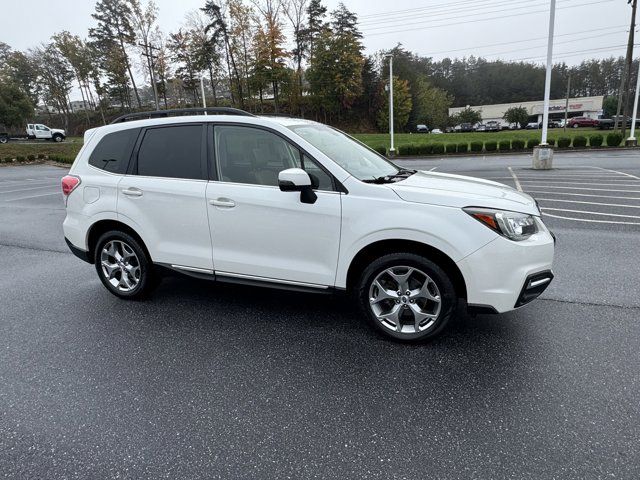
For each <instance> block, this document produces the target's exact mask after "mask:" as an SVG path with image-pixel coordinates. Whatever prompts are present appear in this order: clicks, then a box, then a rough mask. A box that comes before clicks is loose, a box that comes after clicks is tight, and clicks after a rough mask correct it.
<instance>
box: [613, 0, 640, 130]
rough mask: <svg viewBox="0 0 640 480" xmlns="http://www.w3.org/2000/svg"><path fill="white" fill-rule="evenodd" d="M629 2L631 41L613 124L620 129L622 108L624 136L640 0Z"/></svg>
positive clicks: (628, 45)
mask: <svg viewBox="0 0 640 480" xmlns="http://www.w3.org/2000/svg"><path fill="white" fill-rule="evenodd" d="M627 3H628V4H629V3H630V4H631V26H630V27H629V41H628V42H627V56H626V59H625V65H624V71H623V72H622V79H621V81H620V90H619V92H618V108H617V109H616V119H615V121H614V124H613V128H614V130H618V123H619V122H620V110H621V109H622V112H623V113H622V114H623V116H624V121H623V122H622V137H623V138H624V135H625V133H626V130H627V115H628V113H629V94H630V93H631V92H630V89H631V64H632V63H633V41H634V35H635V29H636V7H637V6H638V0H627Z"/></svg>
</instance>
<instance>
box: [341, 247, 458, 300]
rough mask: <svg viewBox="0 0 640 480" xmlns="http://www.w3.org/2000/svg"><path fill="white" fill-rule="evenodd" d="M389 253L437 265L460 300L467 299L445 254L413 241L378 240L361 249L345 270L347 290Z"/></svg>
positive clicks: (455, 270)
mask: <svg viewBox="0 0 640 480" xmlns="http://www.w3.org/2000/svg"><path fill="white" fill-rule="evenodd" d="M390 253H413V254H416V255H420V256H423V257H425V258H428V259H429V260H431V261H432V262H434V263H436V264H438V265H439V266H440V267H441V268H442V269H443V270H444V271H445V272H447V273H448V274H449V275H450V276H451V282H452V283H453V286H454V288H455V289H456V293H457V295H458V297H460V298H464V299H466V298H467V285H466V282H465V280H464V277H463V275H462V272H461V271H460V269H459V268H458V266H457V265H456V263H455V262H454V261H453V260H452V259H451V257H449V256H448V255H447V254H446V253H444V252H442V251H441V250H438V249H437V248H435V247H432V246H431V245H427V244H425V243H421V242H417V241H414V240H401V239H386V240H379V241H376V242H373V243H370V244H369V245H367V246H365V247H363V248H362V249H361V250H360V251H359V252H358V253H357V254H356V255H355V256H354V257H353V259H352V260H351V263H350V264H349V268H348V270H347V290H351V289H352V287H353V286H354V285H355V284H356V282H357V281H358V276H359V275H360V274H361V273H362V271H363V270H364V269H365V268H366V267H367V265H369V264H370V263H371V262H372V261H373V260H375V259H376V258H379V257H381V256H383V255H388V254H390Z"/></svg>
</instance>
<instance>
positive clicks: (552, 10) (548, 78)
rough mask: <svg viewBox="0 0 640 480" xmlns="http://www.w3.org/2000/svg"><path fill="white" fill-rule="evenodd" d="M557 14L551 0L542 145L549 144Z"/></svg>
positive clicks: (553, 1)
mask: <svg viewBox="0 0 640 480" xmlns="http://www.w3.org/2000/svg"><path fill="white" fill-rule="evenodd" d="M555 16H556V0H551V8H550V11H549V40H548V42H547V71H546V76H545V80H544V109H543V111H542V140H541V141H540V145H542V146H547V145H548V143H547V130H548V127H549V96H550V95H551V70H552V69H553V27H554V25H553V24H554V20H555Z"/></svg>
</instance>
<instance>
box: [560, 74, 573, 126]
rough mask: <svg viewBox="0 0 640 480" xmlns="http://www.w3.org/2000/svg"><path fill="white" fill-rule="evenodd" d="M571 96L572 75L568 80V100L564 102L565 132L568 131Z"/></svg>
mask: <svg viewBox="0 0 640 480" xmlns="http://www.w3.org/2000/svg"><path fill="white" fill-rule="evenodd" d="M570 94H571V73H569V77H568V78H567V98H566V100H565V102H564V125H563V126H562V128H563V130H564V131H565V132H566V131H567V116H568V115H569V95H570Z"/></svg>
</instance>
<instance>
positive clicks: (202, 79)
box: [200, 77, 207, 115]
mask: <svg viewBox="0 0 640 480" xmlns="http://www.w3.org/2000/svg"><path fill="white" fill-rule="evenodd" d="M200 90H202V107H203V108H205V109H206V108H207V99H206V98H205V97H204V77H200ZM204 114H205V115H206V114H207V111H206V110H205V111H204Z"/></svg>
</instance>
